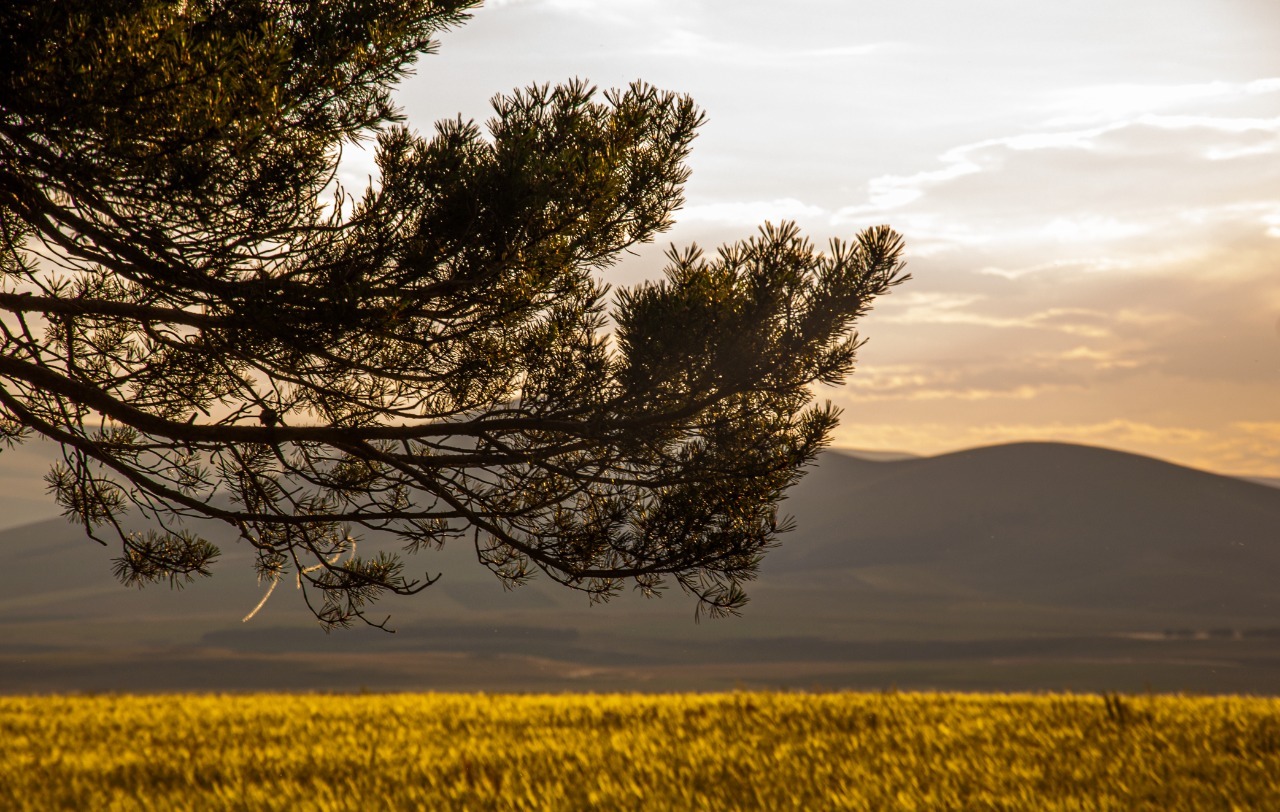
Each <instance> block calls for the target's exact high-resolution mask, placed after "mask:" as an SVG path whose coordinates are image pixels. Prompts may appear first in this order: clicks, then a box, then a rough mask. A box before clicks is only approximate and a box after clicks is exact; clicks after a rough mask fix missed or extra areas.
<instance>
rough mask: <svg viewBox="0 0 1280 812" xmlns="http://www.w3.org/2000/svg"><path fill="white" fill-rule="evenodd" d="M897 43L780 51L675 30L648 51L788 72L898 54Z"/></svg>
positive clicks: (781, 49) (698, 33) (688, 31)
mask: <svg viewBox="0 0 1280 812" xmlns="http://www.w3.org/2000/svg"><path fill="white" fill-rule="evenodd" d="M903 47H905V46H903V45H902V44H900V43H894V42H867V43H859V44H854V45H836V46H821V45H816V46H810V47H799V48H797V47H792V48H777V47H770V46H767V45H761V44H759V43H753V42H741V41H730V40H722V39H716V38H715V37H711V36H708V35H706V34H703V33H700V32H697V31H692V30H687V29H676V30H673V31H671V32H669V33H668V34H667V35H666V36H665V37H664V38H663V39H662V40H660V41H659V42H658V43H656V44H655V45H654V46H653V47H652V48H650V49H649V50H648V52H649V53H652V54H654V55H657V56H665V57H678V58H681V59H687V60H695V61H699V62H711V63H718V64H725V65H741V66H747V67H750V68H753V69H759V68H769V69H774V70H777V69H787V68H806V67H814V66H830V65H833V64H838V63H840V62H843V61H846V60H850V59H860V58H862V57H867V56H872V55H874V54H882V53H886V52H890V51H898V50H901V49H902V48H903Z"/></svg>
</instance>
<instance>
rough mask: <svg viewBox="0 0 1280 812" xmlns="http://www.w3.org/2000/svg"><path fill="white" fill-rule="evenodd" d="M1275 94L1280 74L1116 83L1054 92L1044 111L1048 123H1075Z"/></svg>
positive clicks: (1278, 86) (1070, 124) (1279, 85)
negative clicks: (1229, 79)
mask: <svg viewBox="0 0 1280 812" xmlns="http://www.w3.org/2000/svg"><path fill="white" fill-rule="evenodd" d="M1271 94H1280V77H1268V78H1264V79H1254V80H1252V81H1247V82H1227V81H1215V82H1193V83H1187V84H1135V83H1115V84H1106V85H1090V86H1085V87H1073V88H1068V89H1065V90H1060V91H1057V92H1055V93H1052V94H1051V95H1050V98H1049V101H1048V102H1047V103H1046V104H1045V105H1044V107H1043V111H1044V112H1045V113H1047V114H1048V115H1049V116H1050V118H1049V120H1048V122H1047V123H1048V124H1050V125H1054V126H1061V125H1066V126H1072V125H1078V124H1082V123H1091V122H1096V121H1113V120H1115V119H1127V118H1132V117H1134V116H1137V115H1141V114H1143V113H1151V112H1155V111H1157V110H1168V109H1177V108H1185V107H1188V106H1193V105H1194V106H1195V107H1197V108H1203V107H1204V106H1205V104H1206V103H1209V104H1212V103H1222V102H1238V101H1241V100H1244V99H1254V98H1256V97H1260V96H1268V95H1271Z"/></svg>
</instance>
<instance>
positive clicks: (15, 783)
mask: <svg viewBox="0 0 1280 812" xmlns="http://www.w3.org/2000/svg"><path fill="white" fill-rule="evenodd" d="M1278 776H1280V699H1257V698H1242V697H1204V698H1200V697H1176V696H1125V697H1115V696H1107V697H1103V696H1092V695H965V694H906V693H901V694H900V693H885V694H870V693H846V694H791V693H731V694H678V695H601V696H594V695H581V694H571V695H558V696H537V695H531V696H518V695H492V696H488V695H465V694H422V695H417V694H400V695H291V694H263V695H248V696H216V695H166V696H127V695H126V696H97V697H94V696H85V697H0V809H6V810H24V809H31V810H50V809H75V810H108V809H138V808H141V809H192V810H206V809H246V810H249V809H251V810H258V809H314V810H324V809H360V810H366V809H645V810H652V809H717V810H719V809H806V810H824V809H867V810H873V809H874V810H882V809H919V810H953V809H964V810H967V809H1008V810H1031V809H1034V810H1041V809H1043V810H1054V809H1057V810H1068V809H1070V810H1105V809H1116V810H1119V809H1124V810H1130V809H1151V810H1175V809H1185V810H1213V809H1224V810H1225V809H1248V810H1264V809H1280V778H1278Z"/></svg>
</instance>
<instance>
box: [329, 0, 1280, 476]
mask: <svg viewBox="0 0 1280 812" xmlns="http://www.w3.org/2000/svg"><path fill="white" fill-rule="evenodd" d="M1277 42H1280V3H1276V2H1274V0H1159V1H1158V2H1155V1H1153V0H1126V1H1125V2H1124V3H1116V2H1114V1H1113V0H1107V1H1106V2H1101V0H1076V2H1072V3H1027V2H1020V1H1019V0H970V2H965V3H957V2H954V0H884V1H882V0H806V1H805V2H798V3H789V4H781V3H776V2H765V0H734V2H728V1H727V0H719V1H718V2H711V1H710V0H490V2H489V3H488V4H486V6H485V7H484V8H481V9H480V10H479V11H478V12H477V13H476V14H475V17H474V19H473V20H472V21H471V22H469V23H468V24H466V25H465V26H463V27H461V28H459V29H456V30H454V31H451V32H449V33H447V34H445V35H444V36H442V37H441V42H440V46H441V47H440V51H439V53H438V54H436V55H433V56H429V57H426V58H424V60H423V61H422V62H421V63H420V64H419V66H418V70H417V72H416V74H415V75H414V76H413V77H411V78H410V79H408V80H406V81H405V82H404V83H403V84H402V86H401V88H400V90H399V92H398V101H399V103H400V104H401V105H402V106H403V107H404V110H405V113H406V115H407V116H408V123H409V125H410V126H411V127H413V128H415V129H417V130H419V131H420V132H423V133H430V131H431V128H432V126H433V122H434V121H436V120H437V119H440V118H447V117H453V116H456V115H458V114H461V115H463V117H464V118H473V119H475V120H477V121H484V120H486V119H488V118H489V117H490V114H491V113H490V108H489V104H488V100H489V99H490V98H491V97H493V96H494V95H495V94H498V93H508V92H510V91H511V90H513V89H515V88H517V87H523V86H526V85H528V84H530V83H534V82H557V81H564V80H566V79H569V78H571V77H583V78H586V79H588V80H590V81H591V82H593V83H595V84H596V85H598V86H599V87H601V88H602V89H603V88H608V87H617V86H625V85H627V84H628V83H630V82H632V81H634V80H637V79H643V80H645V81H647V82H649V83H651V84H654V85H657V86H659V87H661V88H663V89H667V90H674V91H679V92H684V93H688V94H690V95H691V96H692V97H693V98H694V99H695V100H696V101H697V102H698V103H699V104H700V106H701V107H702V108H703V109H704V110H705V111H706V113H707V116H708V121H707V124H706V125H705V126H704V128H703V129H702V131H701V133H700V135H699V137H698V139H697V140H696V141H695V144H694V152H693V156H692V158H691V160H690V166H691V168H692V172H693V174H692V177H691V179H690V182H689V184H688V186H687V187H686V197H687V203H686V205H685V207H684V208H683V209H682V210H681V211H680V212H678V213H677V215H676V220H677V224H676V226H675V227H674V228H673V229H672V230H671V231H670V232H668V233H666V234H664V235H662V236H661V237H660V238H659V239H658V240H657V241H656V243H655V244H653V245H651V246H646V247H644V248H643V249H642V250H640V251H638V252H637V253H636V255H634V256H629V257H627V258H626V259H625V260H624V261H623V262H622V263H621V264H620V265H618V266H617V267H615V268H612V269H610V270H609V271H607V272H606V280H607V281H608V282H610V283H612V284H613V285H615V286H617V285H626V284H633V283H635V282H637V281H639V280H641V279H644V278H652V277H657V276H659V275H660V274H661V270H662V266H663V264H664V261H663V255H664V252H665V250H666V249H667V247H668V246H669V245H671V244H675V245H678V246H684V245H687V244H689V243H694V242H696V243H698V244H699V245H702V246H703V247H704V248H708V249H711V248H714V247H716V246H718V245H720V244H722V243H725V242H733V241H736V240H739V239H743V238H746V237H749V236H751V235H752V234H754V233H755V232H756V229H757V228H758V227H759V226H760V225H761V224H762V223H764V222H765V221H773V222H779V221H782V220H794V221H796V222H798V223H799V224H800V225H801V226H802V228H803V229H804V231H805V233H806V234H807V235H808V236H809V237H810V238H811V239H812V240H813V241H814V242H815V244H817V245H825V243H826V242H827V241H828V240H829V239H830V238H832V237H840V238H844V239H848V238H851V237H853V236H854V235H856V233H857V232H858V231H859V230H860V229H862V228H865V227H867V226H870V225H874V224H879V223H888V224H889V225H891V226H893V227H894V228H896V229H897V230H898V231H900V232H901V233H902V234H903V236H904V237H905V240H906V244H907V258H908V270H909V271H910V272H911V274H912V276H913V279H912V280H911V281H909V282H907V283H906V284H904V285H902V286H901V287H899V288H897V289H896V290H895V292H894V293H893V294H892V295H890V296H888V297H886V298H884V299H881V300H880V301H878V303H877V304H876V307H875V310H874V312H873V313H871V314H870V315H869V316H868V317H867V318H865V319H864V320H863V321H862V322H860V324H859V333H860V334H861V335H862V336H863V337H865V338H867V339H868V343H867V345H866V346H865V347H864V348H863V350H862V351H861V354H860V356H859V365H858V369H857V371H856V372H855V373H854V374H853V375H852V376H851V378H850V379H849V381H848V382H847V383H846V384H845V385H843V386H841V387H838V388H825V389H824V390H823V391H820V392H819V396H820V397H823V398H829V399H830V400H832V401H833V402H834V403H835V404H837V405H838V406H840V407H842V408H843V409H844V418H843V420H842V423H841V426H840V428H839V429H838V430H837V433H836V436H835V443H834V444H835V446H836V447H845V448H859V449H875V450H894V451H904V452H910V453H917V454H935V453H942V452H946V451H952V450H958V449H962V448H969V447H973V446H979V445H988V444H993V443H1001V442H1010V441H1017V440H1060V441H1068V442H1081V443H1088V444H1094V445H1103V446H1109V447H1113V448H1120V449H1124V450H1129V451H1134V452H1138V453H1143V454H1149V455H1152V456H1156V457H1160V458H1162V459H1166V460H1170V461H1173V462H1178V463H1181V464H1185V465H1191V466H1195V467H1199V468H1204V469H1208V470H1213V471H1219V472H1223V473H1231V474H1248V475H1257V476H1280V50H1278V49H1276V47H1275V43H1277ZM362 161H367V158H361V157H360V156H356V157H355V159H354V160H350V161H348V163H347V165H346V166H345V168H344V174H348V175H354V176H358V175H360V174H361V173H362V172H366V171H368V167H370V166H371V163H362ZM352 179H354V178H352Z"/></svg>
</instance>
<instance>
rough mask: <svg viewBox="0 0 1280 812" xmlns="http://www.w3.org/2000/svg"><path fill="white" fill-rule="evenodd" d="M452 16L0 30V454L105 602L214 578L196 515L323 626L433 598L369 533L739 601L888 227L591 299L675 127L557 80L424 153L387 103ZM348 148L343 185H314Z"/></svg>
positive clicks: (885, 277) (886, 250) (636, 93)
mask: <svg viewBox="0 0 1280 812" xmlns="http://www.w3.org/2000/svg"><path fill="white" fill-rule="evenodd" d="M474 5H476V3H475V2H472V1H471V0H40V2H12V3H8V4H5V5H4V8H3V10H0V230H2V235H0V236H2V239H3V242H2V243H0V273H2V274H3V285H2V286H0V308H2V309H3V311H4V314H3V318H2V319H0V329H2V330H3V338H4V348H3V352H2V353H0V384H2V388H0V420H2V421H3V426H2V431H3V434H4V437H5V438H6V439H7V440H8V442H10V443H15V442H21V441H24V440H26V439H28V438H31V437H34V436H41V437H44V438H48V439H49V440H52V441H54V442H56V443H58V444H60V447H61V450H62V459H61V461H60V462H59V463H57V464H56V465H55V466H54V467H53V469H52V470H51V471H50V473H49V474H48V477H47V479H48V482H49V484H50V488H51V490H52V491H53V493H54V496H55V498H56V499H57V501H58V503H59V504H60V505H61V507H62V508H63V509H64V510H65V511H66V513H67V515H68V516H69V517H71V518H72V519H73V520H75V521H77V522H79V523H81V524H83V526H84V528H85V530H86V532H87V533H88V534H89V535H90V536H91V537H93V538H94V539H97V540H99V541H101V542H103V543H107V542H108V540H110V542H111V543H112V544H118V545H120V546H121V550H122V554H121V556H120V557H119V558H118V559H117V565H116V573H117V575H118V577H120V578H121V579H122V580H123V581H124V582H125V583H129V584H137V585H142V584H144V583H148V582H158V581H164V580H167V581H169V582H170V583H171V584H173V585H175V586H180V585H181V584H183V583H184V582H186V581H189V580H191V579H192V578H193V577H194V576H196V575H208V574H209V572H210V564H211V562H212V561H213V559H214V558H215V557H216V556H217V554H218V550H217V548H216V547H215V546H214V545H212V544H211V543H210V542H208V541H206V540H205V539H203V538H201V536H200V535H199V533H198V531H199V530H200V527H201V526H202V525H204V524H206V523H207V522H206V520H216V521H218V522H223V523H226V524H229V525H231V526H232V527H233V528H234V529H235V531H236V532H237V534H238V536H239V538H240V539H241V540H242V541H243V542H245V543H247V544H250V545H252V546H253V548H254V549H255V550H256V562H257V563H256V566H257V568H258V572H259V575H260V576H261V577H262V578H264V579H266V581H268V582H270V583H271V584H273V585H274V583H276V582H278V581H279V580H280V579H283V578H288V579H290V580H294V579H296V580H297V581H298V583H299V584H300V585H301V586H303V587H304V590H303V595H304V596H306V600H307V602H308V605H309V606H310V607H311V609H312V611H313V612H315V614H316V615H317V617H318V618H319V619H320V620H321V621H322V622H323V623H324V624H326V625H346V624H348V623H350V622H351V621H352V620H353V619H357V618H359V619H365V620H366V622H372V621H369V620H367V619H366V618H365V612H366V610H367V609H368V607H369V604H370V602H371V601H372V600H374V599H376V598H377V597H379V596H380V595H384V594H386V593H400V594H408V593H413V592H416V591H418V590H420V589H422V588H424V587H425V586H427V585H428V584H430V583H431V579H430V578H429V577H425V576H424V577H422V578H416V577H410V576H407V575H406V574H405V563H404V559H403V558H402V557H401V556H400V555H399V554H398V553H394V552H392V551H388V550H375V551H374V552H373V554H371V555H370V554H367V550H366V549H365V547H366V546H376V545H370V544H369V543H368V542H366V544H365V545H364V546H361V548H360V550H359V553H360V554H359V555H358V554H357V541H356V540H357V538H359V536H360V534H361V533H362V532H364V533H366V534H367V531H382V532H379V533H377V534H375V535H376V537H377V538H378V539H384V540H385V539H387V538H393V539H395V546H396V547H397V548H399V547H402V548H403V550H402V551H403V552H406V553H412V552H414V551H417V550H419V549H421V548H424V547H433V546H437V545H442V544H445V543H448V542H456V543H471V544H474V545H475V548H476V551H477V554H478V557H479V561H480V562H481V563H482V564H483V565H484V566H487V567H488V568H490V569H491V570H493V572H495V573H496V574H497V575H498V576H500V577H501V578H502V579H505V580H506V581H507V582H509V583H511V584H518V583H520V582H522V581H524V580H525V579H527V578H529V577H530V576H531V575H532V574H533V573H534V572H536V571H539V570H540V571H542V572H544V573H546V574H547V575H548V576H550V577H551V578H553V579H555V580H557V581H559V582H561V583H563V584H566V585H568V586H570V587H574V588H577V589H581V590H585V591H586V592H588V593H590V594H591V595H592V596H595V597H599V598H607V597H609V596H610V595H611V594H613V593H615V592H616V591H618V590H619V589H621V588H623V587H624V586H625V585H626V584H633V585H635V586H636V587H638V588H640V589H641V590H643V591H644V592H646V593H650V592H652V591H653V590H656V589H658V588H660V586H662V585H663V583H664V580H665V579H672V578H673V579H674V580H675V582H676V583H678V584H679V585H680V586H681V587H683V588H684V589H685V590H686V591H688V592H690V593H692V594H693V595H695V596H696V597H697V598H698V600H699V604H698V605H699V608H700V609H702V608H707V609H710V610H711V611H712V612H713V613H719V612H723V611H734V610H736V609H737V608H738V607H739V606H740V605H741V604H742V603H743V601H744V600H745V596H744V594H743V591H742V588H741V583H742V582H743V581H744V580H747V579H749V578H750V577H752V575H753V574H754V572H755V570H756V567H757V564H758V562H759V561H760V558H761V555H762V553H763V552H764V551H765V550H766V549H767V548H768V547H770V546H771V545H772V544H773V543H774V540H775V537H776V535H777V534H778V533H779V532H782V531H783V530H785V529H786V522H785V521H784V522H782V523H781V524H780V523H779V521H778V519H777V516H778V513H777V508H778V503H779V501H780V499H781V498H782V496H783V494H784V492H785V491H786V489H787V488H788V487H789V486H790V485H792V484H793V483H794V482H795V481H796V480H797V479H798V477H799V476H800V473H801V470H802V468H803V467H804V466H805V465H806V464H807V463H809V462H811V461H812V460H813V459H814V456H815V454H816V453H817V452H818V451H819V450H820V449H821V448H822V447H823V445H824V444H825V443H826V442H827V439H828V437H829V434H830V432H831V429H832V427H833V426H834V425H835V423H836V417H837V414H836V411H835V410H834V409H833V408H831V406H830V405H829V404H828V405H826V406H816V405H813V394H812V392H811V388H812V385H813V384H815V383H816V382H826V383H836V382H839V381H841V380H842V379H843V378H844V376H845V375H846V374H847V373H848V372H849V371H850V370H851V369H852V364H853V359H854V351H855V349H856V346H857V344H858V341H857V339H856V336H855V335H854V334H853V333H852V332H851V327H852V324H853V322H854V320H855V319H856V318H857V317H859V316H860V315H862V314H863V313H865V312H866V311H867V309H868V307H869V304H870V302H871V301H872V299H873V298H874V297H875V296H877V295H880V294H883V293H885V292H886V291H887V290H888V289H889V288H890V287H891V286H892V285H894V284H896V283H897V282H899V281H901V280H902V279H904V278H905V277H904V276H903V274H902V271H901V266H902V262H901V260H900V253H901V240H900V238H899V237H898V235H896V234H895V233H894V232H892V231H891V230H889V229H888V228H887V227H878V228H873V229H870V230H868V231H865V232H863V233H862V234H860V235H859V236H858V237H857V238H856V240H854V241H853V242H852V243H845V242H840V241H833V242H832V243H831V244H830V247H829V248H828V249H827V250H826V251H825V252H818V251H816V250H815V249H814V248H813V247H812V246H811V245H810V244H809V243H808V242H807V241H806V240H804V239H803V238H801V237H800V236H799V235H798V232H797V230H796V228H795V227H794V226H792V225H782V226H777V227H773V226H768V225H766V226H765V227H764V228H762V229H761V231H760V233H759V234H758V235H757V236H756V237H754V238H752V239H748V240H746V241H744V242H741V243H738V244H736V245H731V246H728V247H725V248H722V249H720V251H719V252H718V253H716V254H715V255H714V256H709V255H704V254H703V253H702V252H701V251H700V250H698V249H697V248H689V249H687V250H683V251H677V250H675V249H672V251H671V253H670V255H669V263H668V267H667V269H666V278H665V279H664V280H663V281H660V282H656V283H653V282H650V283H645V284H642V285H639V286H636V287H632V288H626V289H621V290H618V291H617V292H616V293H615V294H614V295H613V296H612V297H610V294H609V292H608V289H607V287H606V286H605V285H604V284H603V283H602V282H601V280H600V279H599V275H600V271H601V270H602V269H604V268H606V267H608V266H609V265H610V264H612V263H613V262H615V261H616V260H617V258H618V256H619V255H620V253H622V252H624V251H626V250H627V249H628V248H629V247H630V246H634V245H636V244H637V243H641V242H644V241H648V240H651V239H653V237H654V236H655V235H656V234H658V233H660V232H662V231H663V230H665V229H666V228H668V227H669V226H670V225H671V222H672V219H671V218H672V213H673V211H674V210H675V209H677V208H678V206H679V205H680V204H681V202H682V196H681V195H682V191H681V190H682V186H683V183H684V181H685V179H686V177H687V175H688V170H687V169H686V168H685V166H684V160H685V158H686V156H687V154H688V152H689V147H690V143H691V141H692V139H693V138H694V135H695V132H696V131H697V129H698V127H699V125H700V123H701V121H702V114H701V112H700V111H699V110H698V108H697V107H696V106H695V105H694V103H693V102H692V101H691V100H690V99H688V98H687V97H684V96H679V95H674V94H671V93H665V92H660V91H658V90H656V89H654V88H652V87H649V86H647V85H644V84H634V85H632V86H630V87H629V88H627V89H626V90H618V91H609V92H605V93H602V94H601V93H597V92H596V91H595V90H594V88H592V87H590V86H589V85H588V84H586V83H585V82H582V81H576V80H575V81H570V82H567V83H565V84H562V85H558V86H554V87H553V86H533V87H529V88H527V89H524V90H519V91H516V92H514V93H513V94H511V95H509V96H501V97H498V98H495V99H494V100H493V108H494V116H493V118H492V119H491V120H490V121H489V122H487V125H486V128H484V129H482V128H481V127H479V126H477V125H476V124H474V123H472V122H468V121H463V120H461V119H458V120H450V121H443V122H441V123H439V124H437V125H436V127H435V131H434V133H432V134H431V135H430V137H423V136H419V135H417V134H415V133H414V132H411V131H410V130H409V129H407V128H406V127H404V126H403V125H401V124H399V123H398V122H399V121H400V118H401V117H400V115H399V113H398V111H397V108H396V107H395V105H394V103H393V102H392V99H391V95H390V94H391V90H392V88H393V86H394V84H395V83H396V82H397V81H398V80H399V79H400V78H401V77H403V76H404V75H405V73H406V72H407V70H408V69H409V68H410V66H411V65H412V63H413V62H414V60H415V59H416V58H417V57H418V56H419V55H422V54H425V53H428V52H430V51H432V50H433V48H434V42H433V41H432V37H433V36H434V35H436V34H438V33H439V32H441V31H442V30H444V29H446V28H448V27H451V26H453V25H456V24H458V23H460V22H462V21H463V20H464V19H465V16H466V11H467V10H468V9H469V8H470V7H472V6H474ZM370 138H373V139H376V156H377V167H378V177H377V179H376V182H374V183H372V184H371V185H370V187H369V188H367V189H364V190H361V193H360V195H359V197H356V196H353V195H352V194H350V193H349V192H348V191H347V190H345V189H343V188H342V187H341V186H340V185H339V184H338V183H337V182H336V170H337V166H338V163H339V160H340V158H341V155H342V150H343V148H344V147H345V146H347V145H351V144H354V143H357V142H360V141H361V140H362V139H366V140H367V139H370ZM138 522H143V523H144V524H145V526H149V527H151V528H152V529H150V530H146V531H145V532H138V531H134V530H131V529H130V523H138ZM387 534H390V535H389V536H388V535H387ZM374 625H381V624H377V623H375V624H374Z"/></svg>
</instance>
